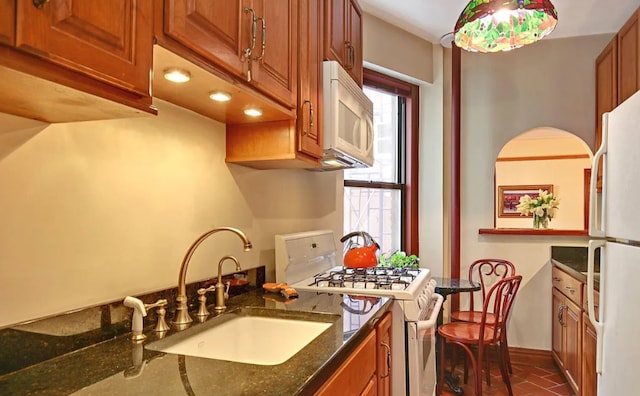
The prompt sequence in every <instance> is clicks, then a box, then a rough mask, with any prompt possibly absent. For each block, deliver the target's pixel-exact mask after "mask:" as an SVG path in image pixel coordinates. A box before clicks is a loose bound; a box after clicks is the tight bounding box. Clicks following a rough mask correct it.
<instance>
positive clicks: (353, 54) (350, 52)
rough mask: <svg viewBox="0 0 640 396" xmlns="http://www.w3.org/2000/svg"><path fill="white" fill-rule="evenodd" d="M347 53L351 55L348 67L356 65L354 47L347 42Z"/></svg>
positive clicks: (351, 67)
mask: <svg viewBox="0 0 640 396" xmlns="http://www.w3.org/2000/svg"><path fill="white" fill-rule="evenodd" d="M349 55H350V56H351V66H350V69H353V67H354V66H355V65H356V49H355V48H354V47H353V45H351V43H349Z"/></svg>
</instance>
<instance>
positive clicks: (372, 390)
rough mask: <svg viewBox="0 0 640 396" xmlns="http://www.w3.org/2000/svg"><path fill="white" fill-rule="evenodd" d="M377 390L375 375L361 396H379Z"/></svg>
mask: <svg viewBox="0 0 640 396" xmlns="http://www.w3.org/2000/svg"><path fill="white" fill-rule="evenodd" d="M376 389H377V384H376V376H375V375H374V376H372V377H371V380H369V382H368V383H367V386H366V387H365V388H364V390H363V391H362V393H360V396H376V395H378V393H377V391H376Z"/></svg>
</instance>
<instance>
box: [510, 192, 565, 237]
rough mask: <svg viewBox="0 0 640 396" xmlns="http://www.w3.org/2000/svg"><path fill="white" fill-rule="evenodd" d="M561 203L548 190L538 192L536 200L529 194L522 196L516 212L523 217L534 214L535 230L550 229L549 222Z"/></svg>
mask: <svg viewBox="0 0 640 396" xmlns="http://www.w3.org/2000/svg"><path fill="white" fill-rule="evenodd" d="M559 203H560V201H559V200H558V198H557V197H556V196H555V195H553V193H550V192H548V191H547V190H538V196H537V197H535V198H532V197H530V196H529V195H528V194H525V195H524V196H522V197H521V198H520V203H519V204H518V205H517V206H516V210H517V211H518V212H519V213H520V215H521V216H528V215H530V214H533V228H536V229H539V228H548V227H549V222H550V221H551V219H553V218H554V217H555V215H556V212H557V211H558V204H559Z"/></svg>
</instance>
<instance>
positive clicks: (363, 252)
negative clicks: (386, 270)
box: [340, 231, 380, 268]
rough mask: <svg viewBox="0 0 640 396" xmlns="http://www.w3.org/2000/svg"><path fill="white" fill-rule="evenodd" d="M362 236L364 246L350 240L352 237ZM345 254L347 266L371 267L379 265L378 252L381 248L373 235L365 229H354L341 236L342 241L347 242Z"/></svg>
mask: <svg viewBox="0 0 640 396" xmlns="http://www.w3.org/2000/svg"><path fill="white" fill-rule="evenodd" d="M358 236H359V237H362V240H363V241H362V242H363V244H364V245H363V246H360V245H359V244H358V242H357V239H356V242H354V241H353V240H350V238H352V237H358ZM347 240H349V242H348V244H347V245H346V246H345V254H344V266H345V267H347V268H369V267H375V266H376V265H378V256H376V252H377V251H378V249H380V245H378V243H377V242H376V241H374V240H373V238H372V237H371V235H369V234H368V233H366V232H364V231H354V232H350V233H348V234H347V235H345V236H343V237H342V238H340V242H343V243H344V242H346V241H347Z"/></svg>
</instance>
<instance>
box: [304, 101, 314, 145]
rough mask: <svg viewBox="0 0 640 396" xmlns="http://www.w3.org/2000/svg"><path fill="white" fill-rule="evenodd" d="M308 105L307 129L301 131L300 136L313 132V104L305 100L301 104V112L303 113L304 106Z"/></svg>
mask: <svg viewBox="0 0 640 396" xmlns="http://www.w3.org/2000/svg"><path fill="white" fill-rule="evenodd" d="M307 103H309V129H304V128H303V129H302V136H306V135H308V134H309V133H311V132H313V102H311V101H310V100H308V99H305V100H304V102H302V111H304V106H305V105H306V104H307Z"/></svg>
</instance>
